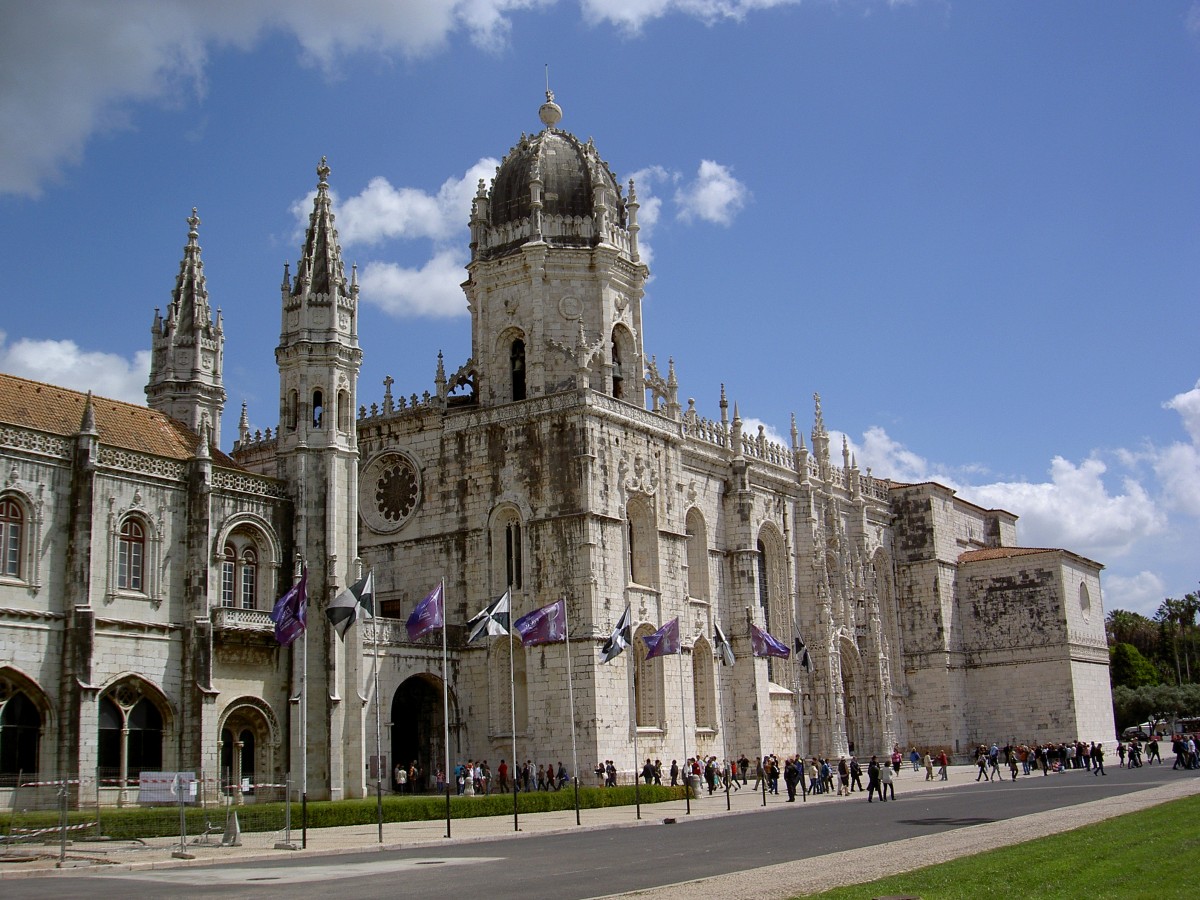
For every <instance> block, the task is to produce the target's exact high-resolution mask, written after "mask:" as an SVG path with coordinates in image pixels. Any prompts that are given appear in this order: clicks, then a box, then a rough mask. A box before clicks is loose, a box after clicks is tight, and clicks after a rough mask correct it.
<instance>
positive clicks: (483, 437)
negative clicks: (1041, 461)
mask: <svg viewBox="0 0 1200 900" xmlns="http://www.w3.org/2000/svg"><path fill="white" fill-rule="evenodd" d="M540 117H541V119H542V125H543V128H542V130H541V131H539V132H537V133H535V134H532V135H523V136H522V138H521V140H520V142H519V143H518V144H517V145H516V146H514V147H513V148H512V149H511V150H510V152H509V153H508V154H507V155H506V157H505V158H504V160H503V162H502V164H501V166H500V167H499V169H498V170H497V173H496V176H495V178H494V180H493V181H492V183H491V184H490V185H487V184H484V183H483V182H481V183H480V185H479V191H478V193H477V195H476V197H475V199H474V202H473V207H472V211H471V216H470V242H471V261H470V263H469V265H468V266H467V280H466V282H465V283H464V285H463V288H464V290H465V292H466V295H467V299H468V305H469V309H470V316H471V335H472V354H471V357H470V359H468V360H465V361H463V362H462V363H461V365H459V366H458V367H457V368H455V367H453V366H449V367H448V366H447V365H446V364H445V363H444V361H442V360H441V359H440V358H439V362H438V369H437V373H436V377H435V380H434V383H433V384H432V385H430V386H429V388H431V389H428V390H427V389H424V388H421V389H420V390H419V391H418V392H414V393H410V394H408V395H407V396H405V395H403V394H399V393H397V394H393V392H392V382H391V380H390V379H388V380H387V382H386V384H385V390H384V393H383V395H382V397H381V398H380V399H379V400H375V401H372V402H371V403H370V404H367V403H361V404H360V401H359V394H358V371H359V366H360V362H361V359H362V353H363V349H362V348H360V345H359V335H358V290H359V289H358V284H357V279H356V276H355V273H354V272H353V271H351V273H350V275H349V277H347V274H346V271H345V269H344V266H343V262H342V258H341V250H340V247H339V245H338V238H337V231H336V228H335V226H334V221H335V219H334V212H333V209H332V206H331V200H330V194H329V181H328V178H329V175H330V171H329V169H328V167H327V166H326V165H325V164H324V161H322V164H321V166H320V168H319V169H318V190H317V196H316V199H315V202H314V206H313V212H312V215H311V217H310V222H309V226H308V229H307V232H306V236H305V243H304V247H303V248H302V251H301V257H300V260H299V263H298V265H297V269H296V272H295V274H294V275H293V274H292V273H291V271H290V270H285V276H284V280H283V285H282V288H281V332H280V343H279V346H278V347H277V349H276V361H277V364H278V369H279V403H280V407H279V425H278V427H277V428H276V429H274V430H273V431H272V430H268V431H267V432H266V433H265V434H263V433H255V434H251V433H250V430H249V428H248V425H247V417H246V412H245V409H244V408H243V414H242V419H241V421H240V423H239V427H238V436H237V439H236V442H235V443H234V444H233V450H232V452H231V453H229V454H226V453H223V452H222V451H221V450H220V449H219V448H220V445H221V419H222V414H223V411H224V404H225V400H226V397H225V390H224V386H223V382H222V354H223V348H224V339H225V337H224V330H223V321H222V317H221V314H220V313H217V315H216V317H215V320H214V317H213V313H212V309H211V307H210V305H209V300H208V295H207V289H206V286H205V280H204V272H203V262H202V261H201V258H200V247H199V243H198V235H199V232H198V226H199V224H200V223H199V219H198V217H197V216H196V215H195V213H194V211H193V216H192V218H191V219H189V232H188V239H187V244H186V247H185V250H184V257H183V260H182V262H181V265H180V272H179V275H178V277H177V279H176V286H175V290H174V292H173V295H172V302H171V304H170V306H169V307H168V310H167V314H166V316H165V317H164V316H162V315H160V314H159V313H157V312H156V313H155V318H154V323H153V329H152V353H153V357H152V369H151V374H150V379H149V384H148V386H147V398H148V408H147V407H138V406H132V405H129V404H124V403H119V402H117V401H111V400H105V399H102V398H96V397H92V396H91V395H84V394H80V393H77V392H73V391H69V390H66V389H63V388H57V387H54V386H51V385H44V384H39V383H36V382H30V381H25V380H23V379H18V378H14V377H11V376H0V476H2V477H3V482H2V485H0V525H2V527H3V534H2V537H3V548H4V551H3V552H4V557H3V569H2V571H0V651H2V652H0V704H3V706H2V707H0V778H10V779H11V778H12V777H14V776H19V775H21V774H22V773H29V772H43V773H46V772H64V773H70V774H72V775H76V774H78V775H80V776H81V777H87V778H91V777H96V778H99V779H100V784H101V788H100V789H101V790H103V791H105V792H107V796H109V797H110V798H111V799H112V800H113V802H120V801H121V800H123V799H128V797H129V789H128V788H127V787H126V785H127V784H128V783H130V782H129V780H130V779H136V776H137V773H138V772H140V771H159V770H166V771H181V770H182V771H192V770H200V771H204V772H206V773H210V774H212V773H219V776H218V777H219V778H220V779H221V782H222V784H225V785H238V784H242V783H246V782H248V783H253V784H264V785H265V784H271V785H279V784H284V783H286V782H287V779H288V778H289V776H290V778H291V784H292V785H293V789H295V790H297V791H300V790H303V791H304V792H306V793H307V794H308V795H309V796H310V797H334V798H338V797H353V796H362V795H363V794H364V793H365V792H366V791H367V790H368V789H369V788H370V786H371V785H372V784H373V782H374V775H373V766H374V764H375V761H376V731H377V728H378V730H379V732H380V740H379V747H380V750H379V756H380V757H381V758H382V765H383V767H384V771H390V768H391V766H392V765H393V764H395V763H396V762H403V763H405V764H407V763H409V762H411V761H416V762H417V764H418V765H419V767H420V768H421V770H422V772H423V773H424V776H425V777H426V778H428V777H429V776H431V775H432V773H433V772H434V771H435V770H437V769H439V768H441V767H442V765H443V761H444V758H445V755H446V750H447V748H446V743H445V741H446V736H447V735H448V738H449V742H450V746H449V755H450V757H451V763H452V764H454V763H456V762H459V761H464V760H467V759H487V760H491V761H492V762H493V765H495V764H496V763H498V761H499V760H500V759H509V760H511V759H512V747H513V740H514V735H513V730H514V726H515V732H516V734H515V739H516V747H517V758H518V759H531V760H533V761H534V763H535V765H536V764H537V763H539V762H550V761H553V762H556V763H557V762H558V761H559V760H563V761H567V764H568V767H569V766H570V762H569V761H570V759H571V751H572V746H573V742H572V735H571V723H572V721H574V723H575V735H574V740H575V744H576V745H577V747H578V759H579V764H580V767H581V770H582V771H586V772H590V771H591V769H592V768H593V767H594V765H595V763H596V762H597V761H598V760H608V759H611V760H614V761H616V764H617V766H618V768H621V769H633V768H635V767H636V766H637V765H638V762H639V759H635V750H634V748H635V746H636V748H637V757H638V758H645V757H650V758H662V759H664V760H670V759H683V758H685V757H687V756H692V755H696V754H702V755H708V754H715V755H717V756H726V757H736V756H738V755H740V754H742V753H745V754H746V755H748V756H750V757H754V756H756V755H759V754H763V753H768V752H776V753H788V754H790V753H794V752H802V753H805V754H818V755H825V756H830V755H832V756H835V757H836V756H837V755H839V754H844V753H848V752H852V751H853V752H857V753H859V754H864V753H865V754H868V755H869V754H871V753H881V752H889V751H890V750H891V748H892V746H893V745H894V744H900V745H902V746H904V747H905V748H906V749H907V747H908V746H910V745H916V746H919V747H921V748H934V749H941V748H945V749H947V750H948V751H950V752H951V754H954V753H956V752H957V753H966V752H967V751H968V750H969V749H970V748H971V747H972V746H973V745H974V744H976V743H979V742H990V741H992V740H1000V741H1001V742H1004V741H1006V740H1010V739H1012V740H1019V741H1035V740H1036V741H1060V740H1068V739H1070V740H1073V739H1076V738H1078V739H1083V740H1111V739H1112V738H1113V736H1114V729H1113V715H1112V704H1111V695H1110V691H1109V681H1108V653H1107V645H1106V640H1105V632H1104V613H1103V609H1102V603H1101V589H1100V570H1101V566H1100V565H1099V564H1098V563H1096V562H1093V561H1091V560H1088V559H1086V558H1084V557H1081V556H1079V555H1077V554H1074V553H1071V552H1069V551H1067V550H1061V549H1038V548H1022V547H1019V546H1018V545H1017V541H1016V518H1015V516H1013V515H1011V514H1009V513H1007V512H1004V511H1002V510H991V509H983V508H980V507H978V506H975V505H973V504H971V503H970V502H968V501H966V500H964V499H962V498H960V497H958V496H957V495H956V494H955V492H954V491H953V490H951V489H949V488H947V487H945V486H942V485H939V484H934V483H928V484H897V483H894V482H889V481H885V480H882V479H878V478H875V477H873V476H872V474H871V472H870V471H869V470H868V471H862V470H860V469H859V468H858V466H857V463H856V461H855V460H854V458H853V457H852V456H851V454H850V452H849V450H848V449H847V447H846V446H845V445H844V444H843V446H841V447H832V446H831V439H830V436H829V433H828V432H827V430H826V425H825V421H824V411H823V410H822V407H821V404H820V399H819V398H814V405H813V421H812V425H811V428H810V429H808V433H807V435H805V434H803V433H802V432H801V430H800V429H799V428H798V426H797V425H796V423H795V421H794V420H793V423H792V427H791V435H790V441H789V443H788V444H787V445H786V446H784V445H779V444H776V443H773V442H771V441H769V440H768V439H767V438H766V437H765V435H764V434H763V433H762V431H761V430H760V431H759V433H757V434H751V433H748V432H747V431H746V430H744V427H743V421H742V419H741V415H740V412H739V407H738V405H736V404H734V405H733V406H732V408H731V406H730V404H729V402H728V401H727V398H726V397H725V396H724V394H723V393H722V396H721V397H720V398H719V402H718V406H717V409H718V412H717V414H716V415H715V416H714V417H712V418H706V417H704V416H703V415H701V414H700V412H699V411H698V410H697V408H696V404H695V402H694V401H692V400H687V401H686V403H684V402H681V400H680V393H679V391H680V386H679V383H678V380H677V376H676V371H675V366H674V362H673V361H671V362H669V363H668V364H667V365H666V367H665V371H664V369H663V367H661V366H660V365H659V363H658V361H657V358H656V356H655V355H651V354H648V352H647V345H648V340H649V338H650V336H648V335H645V334H644V332H643V322H642V315H641V301H642V296H643V293H644V288H645V284H646V279H647V277H648V274H649V271H648V268H647V266H646V265H645V263H644V262H642V261H641V258H640V254H639V250H638V224H637V212H638V202H637V197H636V191H635V187H634V185H633V184H632V183H630V184H629V185H628V186H622V185H621V184H620V183H619V182H618V180H617V179H616V177H615V176H614V175H613V173H612V172H611V171H610V169H609V167H608V165H607V164H606V163H605V162H604V161H603V160H602V159H601V157H600V155H599V154H598V152H597V151H596V148H595V146H594V145H593V144H592V143H591V142H590V141H589V142H586V143H585V142H582V141H580V140H579V139H577V138H576V137H575V136H573V135H572V134H570V133H569V132H567V131H563V130H561V129H559V128H558V127H557V126H558V122H559V120H560V117H561V110H560V109H559V107H558V106H557V105H556V104H555V103H554V102H553V98H552V97H550V96H548V97H547V102H546V103H545V104H544V105H543V106H542V108H541V110H540ZM367 352H370V348H367ZM302 569H303V571H304V572H305V577H306V584H307V588H308V597H309V600H310V607H309V617H308V629H307V632H306V635H305V637H304V638H303V639H301V640H300V641H297V642H296V643H295V644H293V645H292V646H291V647H288V648H283V647H280V646H279V645H278V643H277V642H276V641H275V639H274V635H273V629H272V623H271V622H270V619H269V618H268V613H269V611H270V609H271V607H272V605H273V603H274V601H275V599H276V598H277V597H279V596H280V595H281V594H282V593H283V592H284V591H285V590H286V589H287V588H288V587H290V586H291V585H292V584H293V583H294V581H295V579H296V578H297V577H298V576H299V575H300V572H301V570H302ZM368 570H369V571H371V572H372V573H373V578H374V585H375V601H376V611H377V613H378V615H377V616H376V618H374V619H373V620H366V621H362V622H360V623H358V624H357V625H355V626H353V627H351V628H350V629H349V631H348V632H347V634H346V636H345V638H344V639H342V638H339V637H338V635H337V634H336V633H335V632H334V631H333V629H332V628H330V627H329V625H328V623H327V621H326V619H325V616H324V614H323V610H324V608H325V607H326V606H327V605H328V603H329V602H330V601H331V600H332V599H333V598H334V597H335V596H336V595H337V594H338V593H339V592H340V591H341V590H343V589H345V587H346V586H347V585H348V584H350V583H352V582H353V581H355V580H357V579H358V577H360V575H361V574H363V573H365V572H366V571H368ZM439 583H442V584H444V594H445V598H446V621H447V625H446V634H445V639H446V643H447V647H448V660H449V664H448V667H447V668H446V670H445V671H446V673H447V675H448V680H447V681H445V682H444V681H443V671H444V670H443V652H442V636H441V633H440V632H438V633H437V634H436V635H430V636H427V637H424V638H421V639H418V640H416V641H411V640H409V638H408V634H407V632H406V630H405V628H404V620H405V618H406V617H407V616H408V614H409V612H411V610H412V609H413V608H414V606H415V605H416V604H417V603H418V602H420V600H421V599H422V598H423V597H424V596H425V595H426V594H428V593H429V591H430V590H431V588H433V587H434V586H435V585H437V584H439ZM506 590H507V591H510V596H511V603H512V613H513V616H514V618H515V617H516V616H519V615H521V614H522V613H525V612H529V611H531V610H533V609H536V608H538V607H541V606H544V605H546V604H548V603H551V602H553V601H555V600H558V599H560V598H564V599H565V601H566V608H567V620H568V631H569V635H570V641H569V643H568V644H563V643H559V644H548V645H544V646H540V647H530V648H527V649H522V648H521V646H520V644H519V643H517V644H516V645H515V646H512V647H510V642H509V641H508V640H507V639H506V638H488V639H486V640H484V641H478V642H474V643H470V644H468V643H466V629H465V623H466V621H467V619H468V618H470V617H471V616H472V615H473V614H474V613H475V612H477V611H478V610H479V609H481V608H482V607H483V606H484V605H486V604H487V603H488V602H489V601H490V600H492V599H494V598H496V597H498V596H500V595H501V594H502V593H504V592H505V591H506ZM627 606H628V607H629V608H630V610H631V618H632V623H633V624H632V631H633V634H634V636H635V639H634V641H633V646H632V647H631V648H630V649H629V650H628V651H626V652H625V653H623V654H622V655H621V656H619V657H617V658H616V659H615V660H613V661H612V662H609V663H607V664H605V663H601V662H600V660H599V657H598V654H597V649H598V648H599V646H600V644H601V643H602V642H603V641H604V640H605V639H606V638H607V637H608V636H609V634H610V633H611V632H612V630H613V628H614V627H615V625H616V624H617V621H618V619H619V618H620V617H621V614H622V613H623V611H624V610H625V608H626V607H627ZM675 617H678V618H679V622H680V631H681V635H682V648H681V653H680V654H678V655H672V656H667V657H660V658H656V659H649V660H648V659H646V651H645V646H644V644H643V643H642V641H640V640H638V639H637V638H638V637H641V636H644V635H648V634H650V633H652V632H653V631H654V630H656V629H657V628H658V627H659V626H660V625H662V624H664V623H666V622H668V621H669V620H671V619H673V618H675ZM751 625H754V626H757V627H758V628H762V629H764V630H766V631H767V632H769V633H771V634H772V635H774V636H776V637H777V638H779V639H780V640H781V641H782V642H783V643H785V644H788V645H792V644H793V643H794V642H795V641H796V640H797V639H798V638H802V639H803V643H804V645H805V647H806V649H807V653H808V659H809V661H810V665H808V666H801V664H800V661H799V660H798V659H797V658H796V655H793V656H792V657H791V658H789V659H782V658H775V657H772V658H756V657H755V656H753V654H752V652H751V642H750V626H751ZM718 628H720V629H721V631H722V632H723V633H724V634H725V635H727V636H728V638H729V641H730V644H731V647H732V650H733V654H734V661H733V663H732V665H722V663H721V660H720V659H719V658H718V654H717V653H716V652H715V651H716V649H717V648H716V647H715V645H714V635H715V633H716V630H717V629H718ZM568 647H569V651H570V653H571V657H570V667H569V671H570V678H571V684H570V688H571V690H568V684H567V680H568V659H567V653H568ZM510 673H511V677H510ZM376 681H377V682H378V693H376V689H375V685H376ZM444 686H445V687H447V688H448V695H449V706H448V709H449V720H448V721H447V719H446V718H445V715H444V713H443V701H442V698H443V687H444ZM572 697H573V700H574V710H573V711H572V709H571V708H570V706H569V698H572ZM572 712H573V713H574V715H572ZM377 723H378V725H377ZM260 793H261V792H260Z"/></svg>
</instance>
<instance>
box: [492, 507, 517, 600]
mask: <svg viewBox="0 0 1200 900" xmlns="http://www.w3.org/2000/svg"><path fill="white" fill-rule="evenodd" d="M489 527H490V529H491V551H490V552H491V565H492V585H493V587H494V588H495V593H496V594H497V595H499V594H500V593H501V592H503V590H504V589H505V588H506V587H509V588H512V589H513V590H514V591H519V590H521V587H522V585H523V584H524V581H525V529H524V528H523V527H522V526H521V516H520V512H519V511H518V510H517V508H516V507H515V506H513V505H511V504H503V505H501V506H500V507H499V508H498V509H496V510H495V512H494V513H493V514H492V522H491V525H490V526H489Z"/></svg>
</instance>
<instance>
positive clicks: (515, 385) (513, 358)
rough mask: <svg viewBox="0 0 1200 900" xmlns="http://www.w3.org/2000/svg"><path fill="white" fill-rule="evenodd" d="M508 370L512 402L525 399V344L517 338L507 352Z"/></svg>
mask: <svg viewBox="0 0 1200 900" xmlns="http://www.w3.org/2000/svg"><path fill="white" fill-rule="evenodd" d="M508 370H509V374H510V375H511V376H512V398H513V400H524V399H525V342H524V341H523V340H521V339H520V338H517V339H516V340H515V341H513V342H512V346H511V347H510V348H509V352H508Z"/></svg>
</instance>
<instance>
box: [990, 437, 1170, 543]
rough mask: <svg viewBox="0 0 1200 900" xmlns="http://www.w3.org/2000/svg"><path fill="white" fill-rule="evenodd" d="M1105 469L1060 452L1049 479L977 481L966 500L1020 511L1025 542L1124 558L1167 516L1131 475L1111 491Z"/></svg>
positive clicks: (1154, 532) (1160, 527)
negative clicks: (980, 483)
mask: <svg viewBox="0 0 1200 900" xmlns="http://www.w3.org/2000/svg"><path fill="white" fill-rule="evenodd" d="M1107 468H1108V467H1107V466H1106V465H1105V464H1104V462H1102V461H1101V460H1100V459H1098V458H1096V457H1092V458H1089V459H1086V460H1084V461H1083V462H1082V463H1080V464H1078V465H1076V464H1074V463H1072V462H1070V461H1068V460H1065V459H1063V458H1062V457H1060V456H1056V457H1055V458H1054V460H1053V462H1052V463H1051V464H1050V480H1049V481H1048V482H1040V483H1032V482H998V483H995V484H985V485H973V486H971V487H970V488H968V489H967V492H968V493H969V495H970V496H969V497H968V499H970V500H971V501H972V502H973V503H978V504H980V505H981V506H990V507H999V508H1001V509H1007V510H1010V511H1011V512H1015V513H1017V514H1018V515H1019V516H1020V517H1021V521H1020V532H1021V534H1022V536H1023V538H1022V543H1023V544H1026V545H1029V546H1034V547H1065V548H1067V549H1069V550H1074V551H1075V552H1077V553H1081V554H1083V555H1084V556H1088V557H1091V558H1093V559H1110V558H1113V557H1121V556H1125V555H1127V554H1129V553H1130V552H1131V551H1132V550H1133V549H1134V548H1135V547H1136V546H1137V545H1138V544H1139V542H1141V541H1143V540H1145V539H1147V538H1150V537H1153V536H1154V535H1157V534H1161V533H1162V532H1163V531H1164V530H1165V528H1166V525H1167V516H1166V513H1165V511H1164V510H1163V509H1162V508H1161V507H1160V505H1159V504H1158V503H1156V502H1155V500H1154V498H1153V497H1151V496H1150V494H1148V493H1147V492H1146V490H1145V488H1143V487H1142V485H1141V484H1140V483H1139V482H1138V481H1136V480H1134V479H1133V478H1124V479H1122V480H1121V488H1120V491H1119V492H1118V493H1110V492H1109V488H1108V486H1107V485H1106V484H1105V482H1104V479H1103V477H1102V476H1103V475H1104V474H1105V473H1106V471H1107Z"/></svg>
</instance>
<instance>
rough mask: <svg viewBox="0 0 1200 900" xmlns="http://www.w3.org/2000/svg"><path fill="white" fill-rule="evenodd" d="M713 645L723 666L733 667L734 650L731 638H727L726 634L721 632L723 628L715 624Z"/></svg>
mask: <svg viewBox="0 0 1200 900" xmlns="http://www.w3.org/2000/svg"><path fill="white" fill-rule="evenodd" d="M713 644H714V645H715V647H716V650H717V656H718V657H720V659H721V665H723V666H732V665H733V648H732V647H730V646H729V638H727V637H725V632H723V631H722V630H721V626H720V625H717V624H716V623H713Z"/></svg>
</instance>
